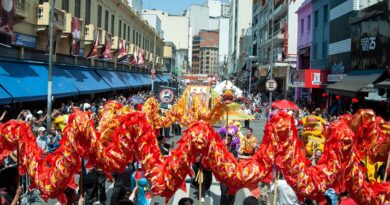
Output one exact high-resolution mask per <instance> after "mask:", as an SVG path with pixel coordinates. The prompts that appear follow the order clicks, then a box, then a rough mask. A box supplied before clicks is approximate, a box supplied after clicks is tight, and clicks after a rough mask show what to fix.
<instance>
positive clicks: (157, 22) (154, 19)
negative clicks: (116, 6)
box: [142, 14, 164, 38]
mask: <svg viewBox="0 0 390 205" xmlns="http://www.w3.org/2000/svg"><path fill="white" fill-rule="evenodd" d="M142 18H143V19H145V20H146V21H148V24H149V25H150V26H151V27H153V28H154V29H155V30H156V33H159V34H160V36H161V37H162V38H164V32H163V30H162V28H161V19H160V18H159V17H158V16H157V15H156V14H142Z"/></svg>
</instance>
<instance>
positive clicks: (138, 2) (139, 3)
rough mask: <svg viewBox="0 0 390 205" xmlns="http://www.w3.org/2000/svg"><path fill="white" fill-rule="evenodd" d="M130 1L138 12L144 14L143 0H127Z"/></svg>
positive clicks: (130, 4) (131, 5)
mask: <svg viewBox="0 0 390 205" xmlns="http://www.w3.org/2000/svg"><path fill="white" fill-rule="evenodd" d="M127 1H128V3H129V6H130V7H131V8H132V9H133V10H135V11H136V12H138V14H142V8H143V4H144V3H143V0H127Z"/></svg>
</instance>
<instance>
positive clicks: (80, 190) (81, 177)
mask: <svg viewBox="0 0 390 205" xmlns="http://www.w3.org/2000/svg"><path fill="white" fill-rule="evenodd" d="M83 169H84V158H81V172H80V178H79V193H80V195H81V196H83V197H84V186H83Z"/></svg>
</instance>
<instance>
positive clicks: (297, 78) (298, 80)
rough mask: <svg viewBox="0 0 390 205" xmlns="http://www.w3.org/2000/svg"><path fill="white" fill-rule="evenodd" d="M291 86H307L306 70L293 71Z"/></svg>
mask: <svg viewBox="0 0 390 205" xmlns="http://www.w3.org/2000/svg"><path fill="white" fill-rule="evenodd" d="M290 82H291V85H290V86H291V87H295V88H304V87H305V71H304V70H297V71H292V73H291V76H290Z"/></svg>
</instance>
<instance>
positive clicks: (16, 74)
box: [0, 61, 79, 102]
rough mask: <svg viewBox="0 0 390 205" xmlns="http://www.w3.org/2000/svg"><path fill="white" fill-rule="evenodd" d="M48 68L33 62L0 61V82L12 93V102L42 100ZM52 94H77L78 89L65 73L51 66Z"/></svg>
mask: <svg viewBox="0 0 390 205" xmlns="http://www.w3.org/2000/svg"><path fill="white" fill-rule="evenodd" d="M47 82H48V68H47V67H46V65H42V64H33V63H17V62H6V61H3V62H1V63H0V84H1V85H2V86H3V88H4V89H5V90H6V91H7V92H8V93H9V94H11V95H12V97H13V102H27V101H37V100H44V99H46V98H47ZM52 82H53V84H52V85H53V87H52V88H53V90H52V91H53V96H54V97H67V96H72V95H77V94H78V93H79V92H78V90H77V89H76V88H75V87H74V86H73V85H72V83H70V82H69V81H68V79H67V78H66V77H65V73H64V72H63V71H62V70H61V69H58V68H56V67H54V68H53V78H52Z"/></svg>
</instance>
